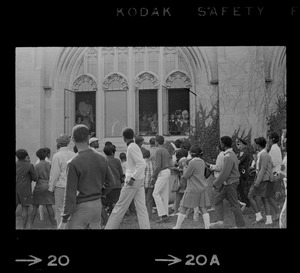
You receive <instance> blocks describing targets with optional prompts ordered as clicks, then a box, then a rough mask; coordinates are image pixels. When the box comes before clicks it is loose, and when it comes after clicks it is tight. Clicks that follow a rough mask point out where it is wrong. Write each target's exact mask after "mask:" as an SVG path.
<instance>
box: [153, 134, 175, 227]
mask: <svg viewBox="0 0 300 273" xmlns="http://www.w3.org/2000/svg"><path fill="white" fill-rule="evenodd" d="M164 141H165V139H164V137H163V136H160V135H158V136H156V138H155V143H156V146H157V147H158V148H159V149H158V150H157V151H156V153H155V169H154V172H153V176H152V179H151V183H152V184H153V185H154V191H153V194H152V195H153V198H154V201H155V204H156V208H157V213H158V216H159V217H160V219H159V220H158V221H156V222H157V223H162V222H165V221H168V219H169V216H168V215H169V211H168V208H169V207H168V205H169V179H170V175H171V171H170V169H169V166H170V160H171V155H170V154H169V152H168V151H167V149H166V148H164V147H163V145H164Z"/></svg>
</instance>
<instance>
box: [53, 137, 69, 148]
mask: <svg viewBox="0 0 300 273" xmlns="http://www.w3.org/2000/svg"><path fill="white" fill-rule="evenodd" d="M70 141H71V139H70V136H68V135H66V134H62V135H60V136H58V138H57V139H56V143H57V146H58V147H59V148H61V147H67V146H68V145H69V143H70Z"/></svg>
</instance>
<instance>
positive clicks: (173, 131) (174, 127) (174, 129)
mask: <svg viewBox="0 0 300 273" xmlns="http://www.w3.org/2000/svg"><path fill="white" fill-rule="evenodd" d="M169 133H170V135H176V134H177V125H176V120H175V114H174V113H172V114H171V115H170V120H169Z"/></svg>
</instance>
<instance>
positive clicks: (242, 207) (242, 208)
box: [240, 202, 246, 211]
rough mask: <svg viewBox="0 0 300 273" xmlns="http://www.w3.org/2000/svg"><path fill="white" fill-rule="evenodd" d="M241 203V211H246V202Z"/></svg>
mask: <svg viewBox="0 0 300 273" xmlns="http://www.w3.org/2000/svg"><path fill="white" fill-rule="evenodd" d="M240 205H241V211H244V209H245V207H246V203H243V202H241V203H240Z"/></svg>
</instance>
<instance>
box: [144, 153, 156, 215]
mask: <svg viewBox="0 0 300 273" xmlns="http://www.w3.org/2000/svg"><path fill="white" fill-rule="evenodd" d="M143 158H144V159H145V161H146V168H145V178H144V187H145V198H146V207H147V210H148V215H149V218H150V219H151V218H152V210H153V204H154V199H153V196H152V194H153V190H154V187H153V185H151V177H152V175H153V171H154V162H153V161H152V160H151V159H150V151H149V150H146V151H145V152H144V155H143Z"/></svg>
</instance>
